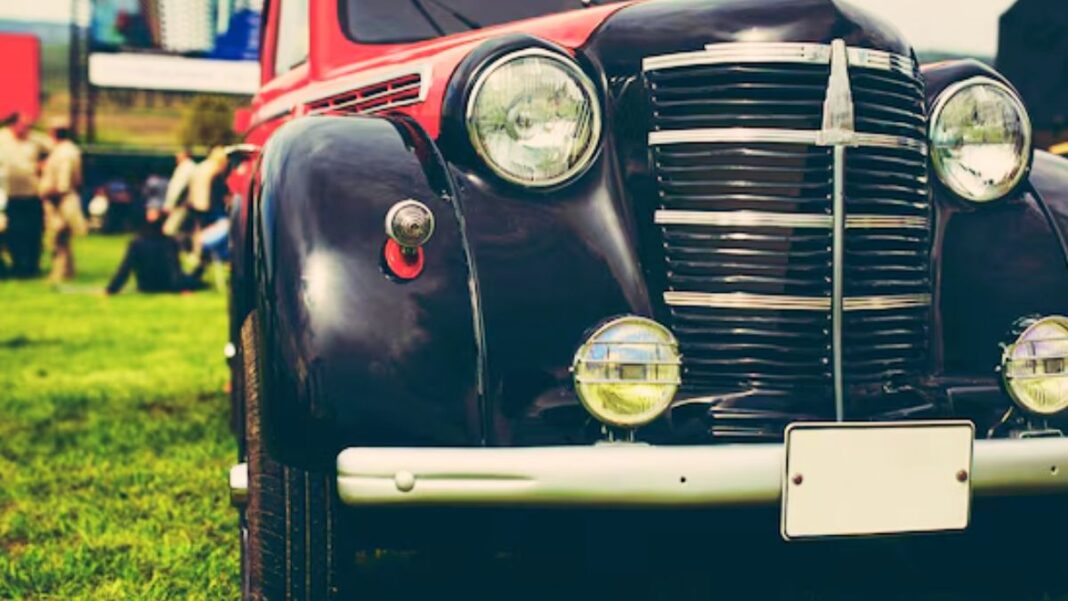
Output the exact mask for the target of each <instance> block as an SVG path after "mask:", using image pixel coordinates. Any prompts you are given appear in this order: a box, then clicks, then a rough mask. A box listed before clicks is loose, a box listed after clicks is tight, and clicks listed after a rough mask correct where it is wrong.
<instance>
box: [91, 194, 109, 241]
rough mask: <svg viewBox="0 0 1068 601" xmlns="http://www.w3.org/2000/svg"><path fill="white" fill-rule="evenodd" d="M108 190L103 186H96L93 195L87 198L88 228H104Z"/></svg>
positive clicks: (96, 229)
mask: <svg viewBox="0 0 1068 601" xmlns="http://www.w3.org/2000/svg"><path fill="white" fill-rule="evenodd" d="M109 204H110V203H109V202H108V191H107V190H106V189H105V188H104V187H103V186H99V187H97V189H96V191H95V192H93V197H92V198H90V199H89V229H90V230H92V231H100V230H102V229H103V228H104V219H106V218H107V215H108V205H109Z"/></svg>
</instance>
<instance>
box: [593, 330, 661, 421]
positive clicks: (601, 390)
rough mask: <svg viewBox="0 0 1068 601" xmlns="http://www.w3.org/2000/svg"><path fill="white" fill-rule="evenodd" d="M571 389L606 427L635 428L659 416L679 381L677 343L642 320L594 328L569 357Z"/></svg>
mask: <svg viewBox="0 0 1068 601" xmlns="http://www.w3.org/2000/svg"><path fill="white" fill-rule="evenodd" d="M572 371H573V372H574V378H575V391H576V392H577V393H578V396H579V399H580V400H581V401H582V404H583V406H584V407H586V410H587V411H589V412H590V413H591V414H592V415H593V416H594V417H596V418H597V419H598V420H600V421H602V422H604V423H605V424H608V425H610V426H617V427H620V428H636V427H638V426H642V425H645V424H647V423H649V422H651V421H653V420H655V419H656V418H657V417H659V416H660V415H661V414H662V413H663V412H664V411H665V410H666V409H667V408H668V406H669V405H670V404H671V400H672V399H673V398H675V393H676V392H677V391H678V389H679V383H680V381H681V377H680V374H681V371H682V367H681V358H680V356H679V344H678V342H677V341H676V340H675V336H674V335H672V333H671V331H670V330H668V329H667V328H665V327H664V326H662V325H660V324H659V323H657V322H655V321H653V320H651V319H646V318H644V317H635V316H626V317H619V318H616V319H613V320H610V321H608V322H607V323H604V324H603V325H601V326H599V327H598V328H597V329H596V330H595V331H594V332H593V334H591V335H590V336H589V338H587V339H586V342H584V343H583V344H582V346H581V347H579V349H578V352H576V353H575V361H574V363H573V366H572Z"/></svg>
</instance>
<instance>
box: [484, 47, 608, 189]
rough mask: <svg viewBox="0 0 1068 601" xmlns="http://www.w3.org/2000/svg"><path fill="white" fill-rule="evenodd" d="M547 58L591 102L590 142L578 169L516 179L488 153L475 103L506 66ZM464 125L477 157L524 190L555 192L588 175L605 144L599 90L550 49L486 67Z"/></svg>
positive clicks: (510, 55) (509, 56) (516, 54)
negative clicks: (599, 149) (583, 175)
mask: <svg viewBox="0 0 1068 601" xmlns="http://www.w3.org/2000/svg"><path fill="white" fill-rule="evenodd" d="M530 57H536V58H544V59H549V60H552V61H555V62H557V63H558V64H559V65H561V66H562V67H563V68H564V69H566V70H568V71H569V72H570V74H571V76H572V78H573V79H574V81H575V83H576V84H577V85H578V86H579V87H580V88H581V89H582V91H583V92H584V93H585V94H586V95H587V97H589V99H590V113H591V123H590V128H591V133H590V141H589V144H587V147H586V148H585V149H584V150H583V152H582V154H580V155H579V157H578V159H577V160H576V161H575V163H574V165H572V166H571V167H570V168H568V169H567V170H566V171H564V172H563V173H561V174H560V175H557V176H555V177H552V178H546V179H542V180H537V181H532V180H529V179H523V178H521V177H516V176H515V175H513V174H512V173H509V172H508V171H506V170H504V169H502V168H500V167H499V166H498V165H497V163H496V162H495V161H494V160H493V159H492V158H491V156H490V153H489V152H488V151H487V149H486V148H485V146H484V145H483V143H482V140H481V137H480V136H479V134H478V132H477V131H476V129H475V121H474V117H475V114H474V111H475V103H476V101H477V100H478V98H479V94H480V93H481V92H482V88H483V87H484V86H485V84H486V82H487V81H488V80H489V78H490V76H492V75H493V73H494V72H495V71H497V70H498V69H500V68H501V67H502V66H504V65H506V64H508V63H510V62H512V61H515V60H518V59H523V58H530ZM464 125H465V129H466V130H467V137H468V139H469V140H470V141H471V145H472V147H473V148H474V150H475V153H476V154H477V155H478V157H479V158H480V159H481V160H482V162H483V164H485V165H486V166H487V167H488V168H489V170H490V171H492V172H493V174H494V175H496V176H497V177H499V178H501V179H502V180H504V181H506V182H508V183H510V184H515V185H518V186H522V187H524V188H551V187H554V186H558V185H560V184H563V183H566V182H568V181H570V180H572V179H574V178H575V177H576V176H578V175H579V174H581V173H582V172H584V171H585V170H586V169H587V168H588V167H589V166H590V164H591V163H592V162H593V158H594V156H595V155H596V154H597V150H598V148H599V147H600V141H601V128H602V107H601V102H600V96H599V95H598V93H597V86H596V85H595V84H594V82H593V80H592V79H590V77H589V76H588V75H586V73H585V72H584V71H583V70H582V69H581V68H580V67H579V65H578V64H577V63H576V62H575V61H574V60H573V59H571V57H569V56H567V55H565V54H561V53H559V52H554V51H552V50H549V49H547V48H541V47H530V48H523V49H521V50H515V51H512V52H507V53H505V54H502V55H501V56H499V57H497V58H495V59H493V60H492V61H490V62H488V64H487V65H486V66H484V67H483V68H481V69H480V70H479V73H478V76H477V77H476V79H475V83H474V85H472V86H471V89H470V91H469V92H468V94H467V98H466V99H465V109H464Z"/></svg>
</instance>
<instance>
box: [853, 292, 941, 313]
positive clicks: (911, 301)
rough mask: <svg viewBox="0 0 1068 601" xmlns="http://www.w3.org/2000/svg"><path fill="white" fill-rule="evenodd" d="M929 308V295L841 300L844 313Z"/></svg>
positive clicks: (897, 295) (901, 295) (894, 295)
mask: <svg viewBox="0 0 1068 601" xmlns="http://www.w3.org/2000/svg"><path fill="white" fill-rule="evenodd" d="M930 306H931V295H930V294H891V295H885V296H853V297H846V298H845V299H843V307H842V308H843V309H844V310H846V311H887V310H890V309H916V308H921V307H930Z"/></svg>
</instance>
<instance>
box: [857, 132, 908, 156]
mask: <svg viewBox="0 0 1068 601" xmlns="http://www.w3.org/2000/svg"><path fill="white" fill-rule="evenodd" d="M850 146H859V147H862V148H905V149H907V150H915V151H917V152H922V153H923V154H924V156H926V155H927V143H926V142H924V141H922V140H915V139H913V138H906V137H905V136H888V135H886V134H865V133H860V132H857V133H855V134H853V140H852V142H851V144H850Z"/></svg>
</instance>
